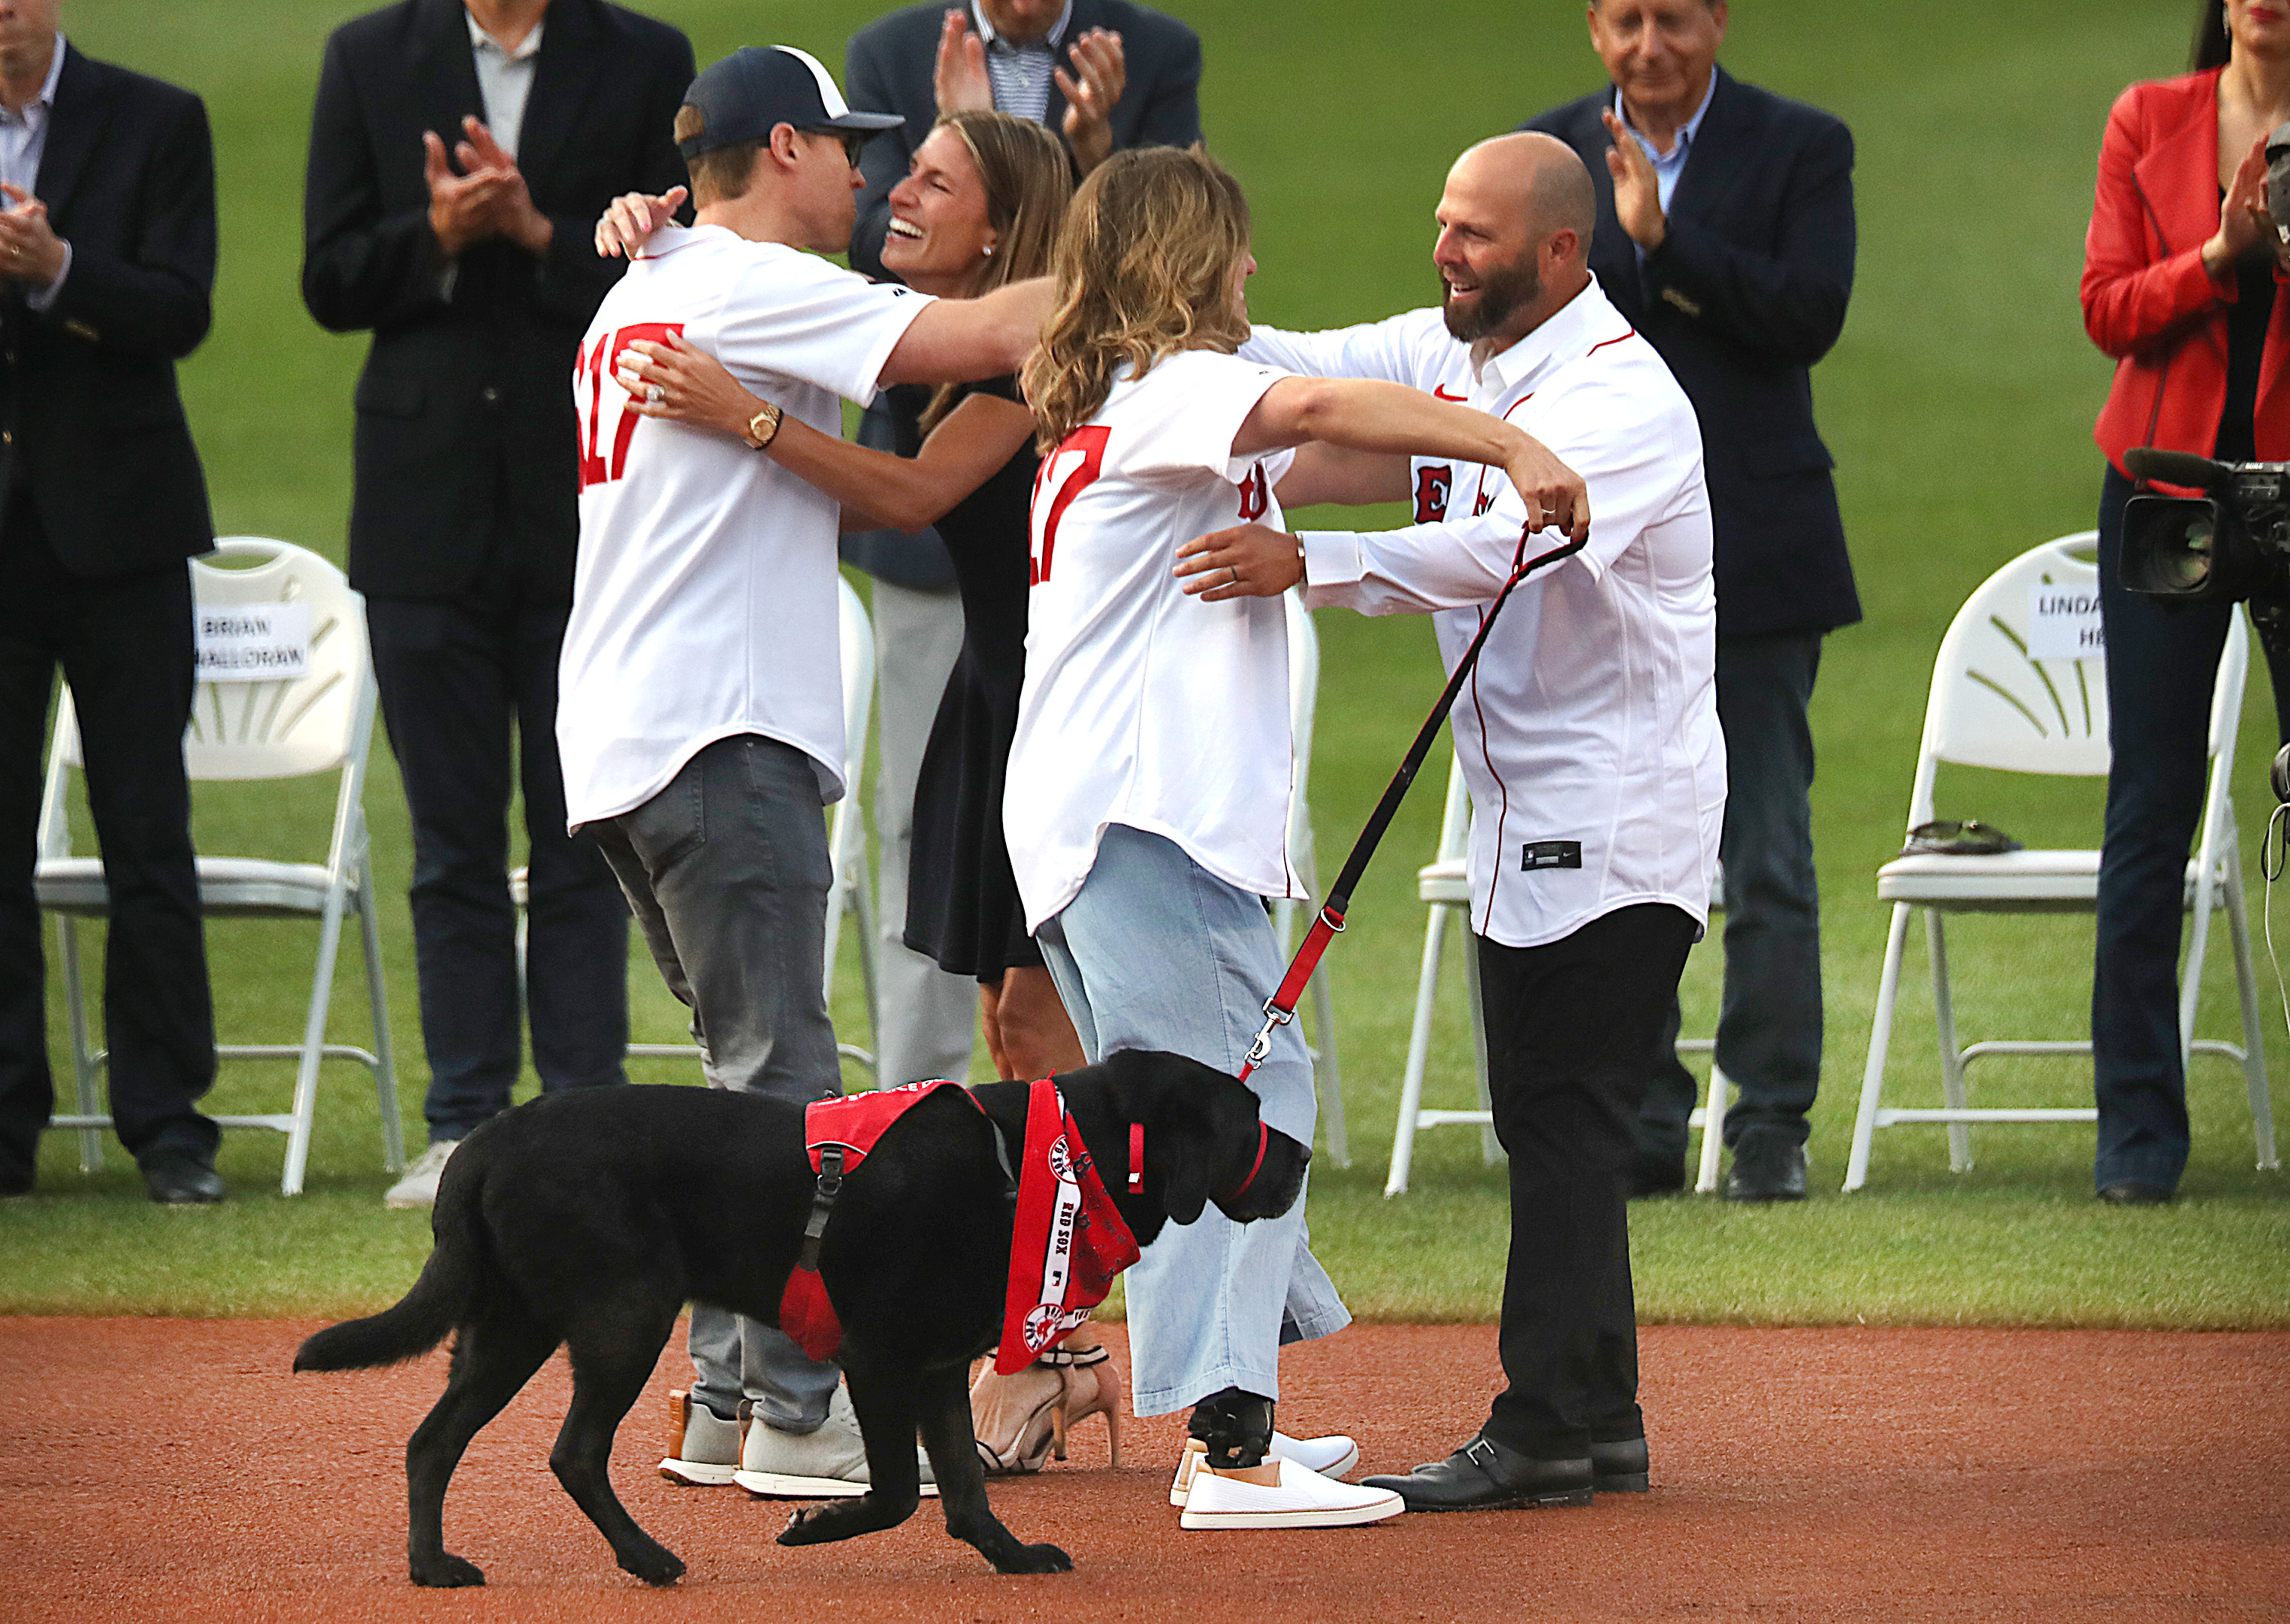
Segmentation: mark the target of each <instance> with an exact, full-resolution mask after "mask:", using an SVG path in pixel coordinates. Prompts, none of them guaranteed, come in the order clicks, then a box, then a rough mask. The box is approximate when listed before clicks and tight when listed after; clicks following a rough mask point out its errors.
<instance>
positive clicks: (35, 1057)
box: [0, 493, 220, 1180]
mask: <svg viewBox="0 0 2290 1624" xmlns="http://www.w3.org/2000/svg"><path fill="white" fill-rule="evenodd" d="M0 580H4V581H5V582H6V583H7V586H6V588H5V590H4V591H0V1178H6V1179H11V1180H14V1179H20V1178H21V1177H23V1176H25V1175H28V1173H29V1172H30V1170H31V1168H32V1166H33V1164H34V1161H35V1159H36V1156H37V1154H38V1149H39V1143H40V1132H41V1130H42V1129H43V1128H44V1126H45V1125H46V1124H47V1121H48V1117H49V1116H50V1114H51V1112H52V1110H53V1108H54V1103H55V1086H54V1081H53V1078H52V1075H51V1073H50V1071H49V1068H48V1051H47V997H46V988H45V964H44V960H43V957H42V954H41V917H40V910H39V905H38V903H37V901H36V898H35V895H34V892H33V888H32V870H33V866H34V864H35V862H36V859H37V856H38V852H37V844H36V837H37V832H38V825H39V815H40V788H41V780H42V777H43V772H44V765H45V764H44V760H43V745H44V734H45V732H46V731H47V718H48V708H49V703H50V700H51V698H52V694H53V692H54V685H55V669H56V668H57V666H59V665H60V666H62V668H63V672H64V679H65V680H66V681H67V682H68V683H69V684H71V691H72V702H73V705H74V707H75V708H76V710H77V712H78V716H79V730H80V740H81V750H82V756H83V759H84V761H85V762H86V765H87V796H88V804H89V809H90V811H91V812H92V813H93V815H94V819H95V833H96V840H97V844H98V847H99V849H100V851H101V852H102V855H103V872H104V879H105V882H106V884H108V886H109V888H110V892H111V919H110V928H109V929H108V932H106V933H105V938H104V979H103V1026H104V1042H105V1044H106V1046H107V1047H108V1049H109V1050H110V1055H111V1058H110V1061H109V1076H108V1082H109V1093H110V1104H111V1116H112V1120H113V1122H114V1124H115V1125H116V1129H117V1132H118V1134H119V1140H120V1142H121V1143H122V1144H123V1145H124V1146H126V1148H127V1149H128V1151H129V1152H130V1153H131V1154H132V1155H133V1156H135V1157H136V1158H137V1159H138V1160H139V1161H148V1159H149V1158H150V1157H152V1156H156V1155H160V1154H163V1153H169V1152H174V1151H185V1152H189V1153H191V1154H194V1155H196V1156H204V1157H212V1156H213V1154H214V1149H215V1146H216V1144H217V1142H218V1141H219V1140H220V1131H219V1130H218V1129H217V1128H216V1127H215V1125H214V1124H213V1123H212V1122H211V1121H209V1120H208V1119H207V1118H206V1117H205V1116H201V1115H200V1114H199V1112H198V1110H197V1108H196V1106H195V1104H194V1102H195V1101H196V1100H197V1099H198V1098H199V1096H200V1095H202V1094H204V1093H205V1092H207V1090H208V1088H209V1087H210V1086H211V1085H212V1084H213V1082H214V1074H215V1055H214V1006H213V1004H212V998H211V996H210V993H209V988H208V983H207V960H206V936H205V931H204V926H203V924H201V921H200V916H199V889H198V875H197V870H196V860H195V859H194V857H193V854H192V850H191V802H190V787H189V784H188V780H186V779H185V776H184V772H183V729H184V726H185V725H186V724H187V723H188V720H189V718H190V709H191V689H192V660H191V585H190V573H189V571H188V568H187V567H186V566H185V565H184V564H180V563H177V564H167V565H164V566H163V567H162V568H159V569H156V570H151V571H147V572H143V573H140V574H136V575H130V576H126V577H124V578H121V579H117V580H82V579H80V578H78V577H77V576H75V575H73V574H72V573H71V572H68V570H66V569H65V568H64V566H63V565H62V564H60V563H59V562H58V561H57V559H56V556H55V554H54V553H53V552H52V551H51V550H50V548H49V547H48V544H47V540H46V537H45V535H44V532H42V530H41V527H40V523H39V516H38V514H37V512H36V510H35V509H34V508H33V506H32V503H31V502H30V500H28V498H26V497H24V496H23V495H22V494H21V493H19V494H18V495H17V496H16V497H15V498H14V499H12V500H10V502H9V503H8V508H7V512H6V515H5V517H4V519H0Z"/></svg>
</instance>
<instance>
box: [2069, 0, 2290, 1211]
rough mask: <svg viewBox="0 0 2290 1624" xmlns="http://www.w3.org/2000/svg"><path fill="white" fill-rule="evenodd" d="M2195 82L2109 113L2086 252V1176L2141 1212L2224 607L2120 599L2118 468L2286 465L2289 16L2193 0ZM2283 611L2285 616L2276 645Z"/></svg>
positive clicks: (2137, 92)
mask: <svg viewBox="0 0 2290 1624" xmlns="http://www.w3.org/2000/svg"><path fill="white" fill-rule="evenodd" d="M2194 66H2195V69H2196V71H2194V72H2193V73H2191V74H2189V75H2188V76H2185V77H2184V78H2179V79H2166V80H2162V81H2158V82H2156V83H2152V84H2134V85H2133V86H2132V87H2131V88H2130V89H2129V90H2127V91H2126V92H2124V93H2123V95H2122V96H2121V98H2120V99H2118V100H2117V102H2116V104H2115V108H2114V111H2113V112H2112V113H2110V115H2109V116H2108V121H2107V137H2106V140H2105V142H2104V144H2103V145H2102V148H2100V157H2099V186H2098V192H2097V197H2096V200H2095V202H2094V205H2093V208H2092V216H2091V231H2090V234H2089V236H2087V237H2086V241H2085V247H2084V272H2083V311H2084V324H2085V326H2086V328H2087V329H2088V330H2089V332H2090V333H2091V336H2092V340H2093V341H2094V343H2096V344H2097V345H2098V346H2099V347H2100V348H2102V349H2103V350H2105V351H2106V352H2107V353H2108V354H2109V355H2110V356H2115V357H2116V369H2115V382H2114V385H2113V387H2112V388H2110V390H2109V391H2108V397H2107V404H2106V406H2105V407H2104V408H2103V409H2102V411H2101V412H2100V414H2099V423H2098V427H2097V429H2096V432H2095V436H2094V437H2095V438H2097V440H2098V441H2099V444H2100V449H2101V450H2102V451H2103V452H2106V453H2107V460H2108V468H2107V474H2106V478H2105V482H2104V484H2103V485H2102V490H2101V495H2100V515H2099V550H2100V604H2101V613H2102V620H2103V621H2104V624H2105V628H2106V635H2107V698H2108V707H2109V713H2110V733H2111V739H2112V744H2113V748H2114V765H2113V768H2112V770H2111V771H2110V773H2109V775H2108V781H2107V834H2106V841H2105V845H2104V847H2103V849H2102V856H2101V860H2100V871H2099V931H2098V948H2097V956H2096V963H2095V965H2094V975H2093V979H2092V1019H2091V1028H2092V1049H2093V1057H2094V1068H2095V1071H2096V1092H2097V1095H2098V1102H2099V1148H2098V1156H2097V1159H2096V1162H2095V1164H2094V1176H2095V1180H2096V1183H2097V1188H2098V1191H2099V1195H2100V1198H2101V1199H2102V1200H2104V1201H2110V1202H2114V1203H2117V1204H2124V1205H2135V1206H2144V1205H2152V1204H2160V1203H2162V1202H2166V1201H2168V1200H2170V1199H2171V1198H2172V1196H2174V1194H2175V1193H2176V1192H2177V1189H2178V1184H2179V1175H2180V1173H2181V1172H2182V1171H2183V1170H2184V1169H2185V1167H2186V1163H2187V1149H2188V1129H2187V1104H2186V1076H2185V1070H2184V1067H2183V1065H2182V1060H2181V1058H2180V1050H2179V1018H2178V985H2177V972H2178V958H2179V933H2180V929H2181V924H2182V910H2183V907H2184V902H2183V888H2184V884H2185V880H2184V876H2185V870H2186V862H2187V852H2188V849H2189V847H2190V845H2191V844H2193V840H2194V832H2195V826H2196V823H2197V820H2198V818H2199V817H2200V815H2201V811H2202V800H2203V780H2204V772H2203V768H2204V751H2205V741H2206V732H2207V719H2208V717H2209V714H2210V701H2211V689H2212V686H2213V684H2214V682H2215V681H2216V678H2217V673H2218V662H2219V652H2220V650H2221V649H2222V647H2223V646H2224V644H2225V640H2226V632H2227V624H2228V620H2229V617H2230V615H2231V614H2232V613H2233V610H2232V607H2231V606H2230V605H2227V604H2202V605H2194V606H2189V605H2183V604H2170V605H2166V604H2163V603H2161V602H2159V601H2158V600H2156V599H2153V598H2147V597H2141V596H2137V595H2135V594H2133V593H2130V592H2127V591H2126V590H2125V589H2124V588H2123V587H2122V585H2121V582H2120V577H2119V567H2120V562H2121V553H2122V539H2123V508H2124V503H2125V502H2126V500H2129V498H2130V496H2131V494H2132V492H2133V491H2134V485H2133V484H2132V482H2131V480H2130V479H2129V478H2128V477H2127V476H2126V475H2125V473H2124V472H2123V454H2124V452H2126V451H2128V450H2129V449H2130V448H2132V447H2133V446H2137V445H2154V446H2161V447H2164V448H2166V449H2168V450H2172V451H2186V452H2198V453H2199V454H2201V455H2204V456H2212V457H2217V458H2220V459H2222V460H2230V461H2252V460H2260V459H2266V460H2286V459H2290V378H2286V377H2285V376H2284V370H2285V366H2284V364H2285V356H2286V355H2290V308H2286V307H2290V300H2279V299H2278V298H2277V297H2276V290H2277V286H2278V276H2277V271H2276V253H2275V252H2274V246H2275V244H2276V243H2277V241H2278V237H2277V234H2276V232H2275V229H2274V227H2273V223H2272V221H2271V220H2270V219H2269V218H2268V216H2267V213H2266V204H2265V192H2266V152H2265V148H2266V138H2267V134H2268V132H2270V131H2271V130H2272V129H2273V128H2274V127H2275V126H2276V125H2277V124H2282V123H2285V122H2290V0H2205V4H2204V5H2203V8H2202V15H2201V20H2200V24H2199V27H2198V32H2197V34H2196V38H2195V62H2194ZM2267 607H2268V606H2267V605H2264V604H2257V603H2254V604H2253V609H2254V612H2255V613H2256V615H2257V618H2258V622H2259V625H2260V627H2261V631H2262V641H2263V642H2264V643H2265V644H2267V651H2266V652H2267V660H2268V662H2269V665H2270V668H2272V671H2273V675H2274V692H2275V706H2276V710H2277V714H2278V717H2279V718H2280V719H2281V722H2282V732H2283V734H2284V736H2285V737H2286V738H2290V712H2286V711H2285V709H2284V701H2285V700H2286V699H2290V598H2286V600H2285V601H2284V602H2282V603H2279V604H2274V605H2272V606H2271V607H2272V609H2273V612H2274V614H2273V615H2269V614H2268V613H2267V612H2265V611H2266V608H2267ZM2274 616H2281V617H2284V618H2283V619H2281V620H2276V621H2275V628H2269V625H2268V622H2269V620H2271V619H2273V618H2274ZM2270 629H2271V630H2273V635H2268V633H2269V631H2270ZM2275 644H2283V645H2284V649H2283V650H2281V651H2278V649H2277V648H2276V647H2275V646H2274V645H2275Z"/></svg>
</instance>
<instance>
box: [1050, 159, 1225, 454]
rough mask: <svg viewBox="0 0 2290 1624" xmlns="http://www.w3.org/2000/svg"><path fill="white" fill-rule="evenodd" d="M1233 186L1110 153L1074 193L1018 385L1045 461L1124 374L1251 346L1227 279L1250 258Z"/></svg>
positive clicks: (1200, 163)
mask: <svg viewBox="0 0 2290 1624" xmlns="http://www.w3.org/2000/svg"><path fill="white" fill-rule="evenodd" d="M1248 238H1249V223H1248V202H1247V199H1245V197H1243V196H1241V192H1240V184H1239V182H1237V181H1236V180H1234V179H1233V178H1232V177H1231V176H1230V175H1229V174H1227V173H1225V172H1224V171H1223V170H1222V169H1221V168H1219V167H1218V166H1217V164H1215V162H1214V161H1213V160H1212V159H1211V158H1209V157H1208V156H1206V155H1205V154H1203V153H1200V152H1197V151H1195V152H1188V151H1182V150H1180V149H1179V148H1173V147H1153V148H1141V149H1139V150H1136V151H1132V152H1118V153H1116V154H1114V155H1113V156H1111V157H1109V158H1108V159H1107V160H1106V161H1105V162H1104V163H1103V164H1100V165H1099V166H1098V167H1097V169H1096V170H1095V172H1093V173H1092V174H1091V175H1090V177H1089V179H1088V180H1085V181H1083V182H1082V183H1081V189H1080V190H1079V191H1077V192H1076V193H1075V194H1074V200H1073V207H1072V208H1071V209H1070V210H1069V211H1068V212H1067V214H1066V221H1065V228H1064V229H1063V230H1061V231H1060V232H1059V233H1058V240H1057V246H1056V247H1055V249H1053V251H1052V252H1051V256H1050V267H1051V271H1052V274H1053V275H1054V276H1056V278H1057V305H1056V308H1054V309H1053V311H1052V312H1051V314H1050V319H1049V322H1048V324H1047V325H1045V327H1044V328H1043V330H1042V345H1041V348H1039V349H1037V350H1036V351H1035V352H1034V354H1033V355H1032V356H1031V357H1030V358H1029V360H1028V361H1027V363H1026V370H1025V372H1024V374H1023V377H1022V378H1021V382H1022V383H1023V385H1024V387H1025V392H1026V399H1027V401H1028V402H1029V404H1031V405H1032V406H1033V408H1034V418H1035V420H1036V421H1037V423H1038V424H1039V425H1040V426H1041V427H1040V434H1039V445H1040V448H1041V450H1042V452H1044V454H1045V455H1046V454H1047V453H1048V452H1050V451H1051V450H1053V448H1054V447H1055V446H1056V445H1057V444H1058V443H1059V442H1060V441H1061V440H1062V439H1064V438H1065V437H1066V436H1067V435H1069V434H1070V433H1072V432H1073V430H1074V429H1075V428H1077V427H1078V426H1079V425H1080V424H1082V423H1083V422H1085V421H1086V420H1088V419H1089V418H1090V417H1091V416H1092V415H1093V414H1094V413H1095V412H1096V411H1097V409H1098V408H1099V407H1100V406H1102V405H1103V404H1105V397H1106V396H1108V395H1109V394H1110V393H1112V390H1113V385H1114V381H1115V380H1116V379H1117V378H1118V377H1119V376H1120V375H1121V374H1122V373H1123V372H1128V373H1130V375H1132V376H1134V377H1141V376H1143V375H1144V373H1145V372H1147V371H1148V370H1149V369H1150V368H1151V367H1152V366H1153V364H1155V363H1156V362H1158V361H1160V360H1162V359H1163V358H1164V357H1165V356H1173V355H1175V354H1176V353H1177V352H1178V351H1180V350H1185V349H1215V350H1221V351H1223V352H1225V353H1226V354H1228V355H1229V354H1230V353H1231V352H1232V351H1234V350H1236V349H1237V348H1240V345H1241V342H1242V340H1245V339H1246V338H1247V337H1248V322H1247V319H1246V318H1245V316H1242V315H1241V314H1240V313H1239V312H1237V310H1235V309H1234V308H1233V296H1232V290H1233V280H1234V278H1235V276H1237V275H1238V272H1239V267H1240V265H1241V262H1242V260H1244V259H1245V258H1246V256H1247V253H1248Z"/></svg>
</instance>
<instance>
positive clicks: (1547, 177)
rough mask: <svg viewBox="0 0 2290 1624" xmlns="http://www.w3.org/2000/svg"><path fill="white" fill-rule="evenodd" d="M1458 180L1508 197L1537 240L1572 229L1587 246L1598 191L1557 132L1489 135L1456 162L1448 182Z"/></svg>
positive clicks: (1595, 220) (1588, 174)
mask: <svg viewBox="0 0 2290 1624" xmlns="http://www.w3.org/2000/svg"><path fill="white" fill-rule="evenodd" d="M1458 179H1464V180H1466V183H1467V184H1470V185H1474V186H1477V187H1480V188H1485V190H1486V192H1487V194H1488V195H1490V196H1500V197H1502V198H1504V199H1506V200H1507V201H1508V203H1509V207H1510V208H1511V209H1512V210H1514V211H1515V212H1517V215H1518V217H1519V218H1520V219H1521V220H1525V223H1526V230H1527V235H1528V236H1530V237H1533V238H1534V239H1536V240H1537V241H1540V240H1541V238H1543V237H1547V236H1549V235H1550V234H1551V233H1552V232H1554V231H1572V232H1573V233H1574V234H1575V236H1578V237H1579V238H1581V241H1582V243H1583V244H1584V245H1585V248H1586V250H1587V247H1588V244H1589V241H1590V231H1591V228H1593V227H1595V226H1596V225H1597V223H1598V194H1597V191H1596V190H1595V189H1594V188H1592V187H1591V185H1590V172H1589V170H1587V169H1585V168H1584V167H1583V166H1582V160H1581V157H1580V156H1577V155H1576V153H1575V151H1574V148H1572V147H1569V146H1568V145H1567V144H1566V143H1565V141H1562V140H1559V139H1558V138H1557V136H1555V135H1543V134H1541V133H1540V132H1533V131H1525V132H1519V133H1517V134H1513V135H1498V136H1493V137H1491V138H1490V139H1488V140H1484V141H1481V142H1480V143H1479V144H1478V145H1477V146H1476V147H1472V148H1469V149H1468V150H1466V151H1465V152H1464V154H1463V156H1461V157H1460V158H1457V159H1456V160H1455V165H1454V167H1453V169H1452V170H1450V171H1449V172H1448V180H1449V181H1450V183H1451V184H1452V183H1453V181H1455V180H1458Z"/></svg>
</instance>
